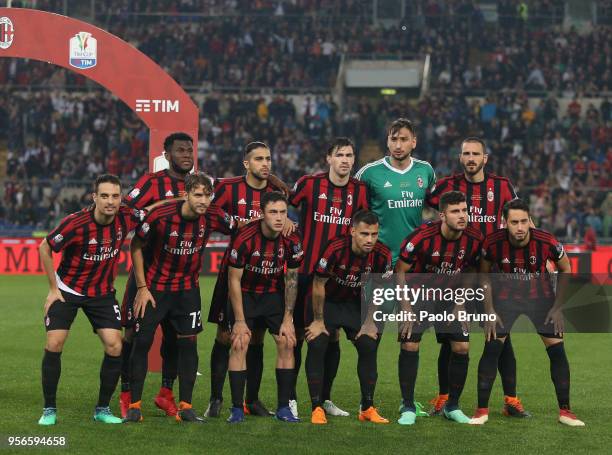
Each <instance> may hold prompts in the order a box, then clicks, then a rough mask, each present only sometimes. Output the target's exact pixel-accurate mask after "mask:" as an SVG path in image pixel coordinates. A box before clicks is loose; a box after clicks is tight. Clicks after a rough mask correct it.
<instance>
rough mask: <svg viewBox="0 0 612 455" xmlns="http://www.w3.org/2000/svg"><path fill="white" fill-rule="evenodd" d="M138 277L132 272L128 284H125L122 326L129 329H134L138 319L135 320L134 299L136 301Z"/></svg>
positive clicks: (122, 303)
mask: <svg viewBox="0 0 612 455" xmlns="http://www.w3.org/2000/svg"><path fill="white" fill-rule="evenodd" d="M137 292H138V288H137V287H136V277H135V276H134V271H133V270H132V271H130V275H129V277H128V280H127V283H126V284H125V292H124V293H123V300H122V301H121V325H122V326H123V327H126V328H129V327H134V324H135V323H136V319H135V318H134V299H136V293H137Z"/></svg>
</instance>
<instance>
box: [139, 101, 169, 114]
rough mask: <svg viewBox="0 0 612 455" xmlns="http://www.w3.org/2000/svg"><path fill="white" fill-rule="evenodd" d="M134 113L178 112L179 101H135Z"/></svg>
mask: <svg viewBox="0 0 612 455" xmlns="http://www.w3.org/2000/svg"><path fill="white" fill-rule="evenodd" d="M134 110H135V111H136V112H179V100H144V99H142V100H136V106H135V109H134Z"/></svg>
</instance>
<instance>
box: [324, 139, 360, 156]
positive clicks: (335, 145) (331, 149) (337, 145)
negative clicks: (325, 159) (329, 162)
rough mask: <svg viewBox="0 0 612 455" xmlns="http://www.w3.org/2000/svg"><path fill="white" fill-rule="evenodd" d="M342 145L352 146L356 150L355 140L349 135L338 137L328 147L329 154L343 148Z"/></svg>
mask: <svg viewBox="0 0 612 455" xmlns="http://www.w3.org/2000/svg"><path fill="white" fill-rule="evenodd" d="M342 147H351V148H352V149H353V151H355V144H353V141H351V140H350V139H349V138H348V137H337V138H336V139H334V142H332V143H331V144H330V146H329V148H328V149H327V156H331V155H333V154H334V152H336V151H338V149H341V148H342Z"/></svg>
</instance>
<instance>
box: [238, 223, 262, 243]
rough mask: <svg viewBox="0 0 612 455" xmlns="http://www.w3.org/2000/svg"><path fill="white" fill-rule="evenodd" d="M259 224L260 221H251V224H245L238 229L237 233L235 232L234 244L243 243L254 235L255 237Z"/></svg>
mask: <svg viewBox="0 0 612 455" xmlns="http://www.w3.org/2000/svg"><path fill="white" fill-rule="evenodd" d="M259 223H261V221H253V222H251V223H247V224H245V225H244V226H242V227H241V228H240V229H238V231H237V232H236V238H235V242H236V243H243V242H245V241H247V240H248V239H250V238H251V237H253V236H254V235H257V234H258V233H259Z"/></svg>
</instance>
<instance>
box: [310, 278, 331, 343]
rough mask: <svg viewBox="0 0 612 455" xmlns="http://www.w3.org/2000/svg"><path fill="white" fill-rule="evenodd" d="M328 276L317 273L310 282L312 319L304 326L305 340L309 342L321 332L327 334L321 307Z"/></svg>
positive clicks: (323, 302)
mask: <svg viewBox="0 0 612 455" xmlns="http://www.w3.org/2000/svg"><path fill="white" fill-rule="evenodd" d="M328 279H329V278H326V277H322V276H319V275H315V276H314V280H313V282H312V312H313V314H314V320H313V321H312V324H310V325H309V326H308V327H306V333H305V335H306V341H308V342H310V341H312V340H314V339H315V338H316V337H318V336H319V335H320V334H321V333H324V334H325V335H328V336H329V332H328V331H327V330H326V329H325V321H324V319H323V314H324V312H323V308H324V305H325V283H327V280H328Z"/></svg>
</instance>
